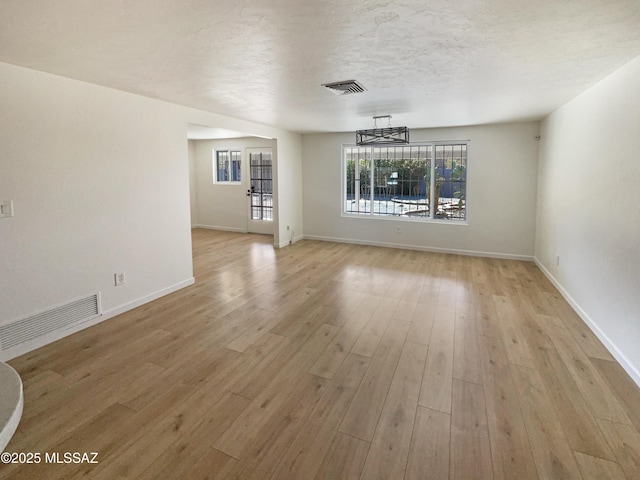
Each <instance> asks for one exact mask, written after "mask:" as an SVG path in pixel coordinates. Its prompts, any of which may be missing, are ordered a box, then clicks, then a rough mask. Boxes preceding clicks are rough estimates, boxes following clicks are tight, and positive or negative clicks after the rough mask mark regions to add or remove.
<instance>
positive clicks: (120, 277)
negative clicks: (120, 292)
mask: <svg viewBox="0 0 640 480" xmlns="http://www.w3.org/2000/svg"><path fill="white" fill-rule="evenodd" d="M113 277H114V279H115V282H116V287H119V286H120V285H124V282H125V276H124V272H120V273H114V274H113Z"/></svg>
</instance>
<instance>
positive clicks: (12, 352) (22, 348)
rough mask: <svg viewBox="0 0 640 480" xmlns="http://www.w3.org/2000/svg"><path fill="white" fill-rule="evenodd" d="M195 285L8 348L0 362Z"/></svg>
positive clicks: (160, 293) (156, 294)
mask: <svg viewBox="0 0 640 480" xmlns="http://www.w3.org/2000/svg"><path fill="white" fill-rule="evenodd" d="M194 283H195V279H194V278H193V277H190V278H188V279H186V280H183V281H181V282H179V283H176V284H175V285H171V286H169V287H167V288H163V289H162V290H158V291H157V292H153V293H150V294H149V295H145V296H144V297H141V298H138V299H136V300H133V301H131V302H128V303H125V304H124V305H120V306H118V307H116V308H112V309H111V310H107V311H102V313H101V314H100V315H97V316H95V317H93V318H91V319H89V320H86V321H84V322H80V323H76V324H74V325H70V326H69V327H65V328H61V329H59V330H56V331H53V332H51V333H48V334H47V335H43V336H41V337H38V338H34V339H33V340H31V341H28V342H24V343H21V344H20V345H16V346H15V347H12V348H8V349H7V350H3V351H1V352H0V361H3V362H6V361H7V360H11V359H12V358H16V357H19V356H20V355H24V354H25V353H28V352H31V351H33V350H36V349H37V348H40V347H44V346H45V345H48V344H50V343H53V342H55V341H56V340H60V339H61V338H64V337H68V336H69V335H72V334H74V333H76V332H79V331H81V330H84V329H85V328H89V327H92V326H93V325H97V324H98V323H102V322H104V321H105V320H108V319H110V318H112V317H115V316H116V315H120V314H121V313H124V312H127V311H129V310H133V309H134V308H137V307H139V306H140V305H144V304H145V303H149V302H151V301H153V300H157V299H158V298H160V297H164V296H165V295H168V294H170V293H173V292H175V291H178V290H180V289H182V288H185V287H188V286H189V285H193V284H194Z"/></svg>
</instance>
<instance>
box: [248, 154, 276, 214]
mask: <svg viewBox="0 0 640 480" xmlns="http://www.w3.org/2000/svg"><path fill="white" fill-rule="evenodd" d="M249 167H250V170H251V219H252V220H266V221H272V220H273V160H272V157H271V153H267V152H260V153H250V154H249Z"/></svg>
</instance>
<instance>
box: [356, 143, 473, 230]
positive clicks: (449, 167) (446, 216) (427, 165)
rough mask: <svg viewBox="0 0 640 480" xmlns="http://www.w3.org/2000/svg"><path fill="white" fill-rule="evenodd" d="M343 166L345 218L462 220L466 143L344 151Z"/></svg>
mask: <svg viewBox="0 0 640 480" xmlns="http://www.w3.org/2000/svg"><path fill="white" fill-rule="evenodd" d="M434 159H435V160H434ZM344 162H345V164H344V165H345V170H344V173H345V199H344V212H345V213H347V214H356V215H381V216H396V217H405V218H413V219H419V220H423V219H433V218H436V219H442V220H465V219H466V168H467V144H466V143H456V144H453V143H452V144H446V145H440V144H438V145H435V144H424V145H423V144H420V145H407V146H393V145H390V146H376V147H344Z"/></svg>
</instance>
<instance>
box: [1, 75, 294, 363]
mask: <svg viewBox="0 0 640 480" xmlns="http://www.w3.org/2000/svg"><path fill="white" fill-rule="evenodd" d="M0 104H1V105H2V108H0V200H5V199H6V200H9V199H11V200H13V201H14V205H15V217H13V218H2V219H0V252H1V254H0V325H5V324H7V323H10V322H12V321H14V320H17V319H20V318H24V317H27V316H29V315H33V314H35V313H38V312H40V311H43V310H48V309H50V308H52V307H54V306H57V305H60V304H63V303H66V302H69V301H72V300H76V299H78V298H80V297H83V296H85V295H89V294H92V293H95V292H97V291H99V292H100V293H101V298H102V308H103V312H104V315H103V317H102V319H105V318H108V317H109V316H112V315H114V314H116V313H119V312H121V311H125V310H127V309H129V308H132V307H133V306H136V305H138V304H140V303H144V302H146V301H149V300H151V299H153V298H156V297H157V296H160V295H163V294H165V293H167V292H169V291H172V290H174V289H177V288H180V287H183V286H185V285H188V284H189V283H190V282H192V281H193V277H192V259H191V237H190V231H191V229H190V227H191V222H190V194H189V181H190V178H189V160H188V142H187V124H188V123H193V124H197V125H205V126H209V127H214V128H215V127H220V128H228V129H231V130H237V131H244V132H250V133H255V134H257V135H262V136H268V137H270V138H275V139H278V143H279V145H280V144H282V151H284V152H289V153H291V152H293V153H292V155H291V156H290V157H287V158H284V159H283V158H282V157H281V158H280V161H281V162H282V164H283V165H284V166H285V167H286V166H290V165H292V166H293V167H292V169H293V170H295V168H296V167H295V165H296V164H297V163H298V164H299V162H300V157H299V155H296V154H295V152H296V148H298V146H299V143H300V136H299V135H295V134H291V133H288V132H284V131H282V130H279V129H276V128H273V127H269V126H266V125H260V124H255V123H252V122H247V121H243V120H239V119H235V118H230V117H225V116H222V115H218V114H213V113H209V112H203V111H200V110H196V109H192V108H186V107H181V106H178V105H173V104H169V103H166V102H161V101H157V100H152V99H149V98H145V97H141V96H138V95H133V94H128V93H124V92H120V91H117V90H113V89H108V88H104V87H99V86H96V85H91V84H87V83H84V82H79V81H75V80H70V79H66V78H63V77H59V76H55V75H50V74H46V73H42V72H36V71H33V70H29V69H25V68H21V67H16V66H12V65H7V64H0ZM297 168H299V166H298V167H297ZM297 183H298V184H299V183H300V182H299V179H298V182H297ZM298 188H299V187H298V185H296V186H294V187H292V189H291V190H292V192H293V193H291V192H289V188H288V185H286V184H285V185H281V186H280V194H281V195H283V196H284V197H287V196H289V195H292V194H293V195H295V194H296V192H297V191H298ZM301 208H302V207H301V206H299V207H298V209H299V211H300V212H301ZM285 213H286V215H285V217H284V221H286V222H296V221H298V220H297V218H298V213H297V212H296V211H295V209H294V211H287V212H285ZM300 218H301V215H300ZM300 223H301V221H300ZM277 235H279V232H277V233H276V236H277ZM275 241H276V242H277V238H276V239H275ZM115 272H125V273H126V278H127V281H126V284H125V285H122V286H120V287H115V286H114V280H113V274H114V273H115ZM66 333H69V331H65V332H57V333H56V334H52V335H50V336H48V337H46V338H43V339H40V340H38V342H39V343H40V344H43V343H45V342H46V341H50V340H53V339H54V338H59V337H60V336H63V335H64V334H66ZM31 347H33V345H31V346H30V348H31ZM7 352H9V351H5V352H0V358H2V359H7V358H10V357H11V356H14V355H15V354H16V353H15V350H11V352H10V353H7ZM20 353H21V352H20Z"/></svg>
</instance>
